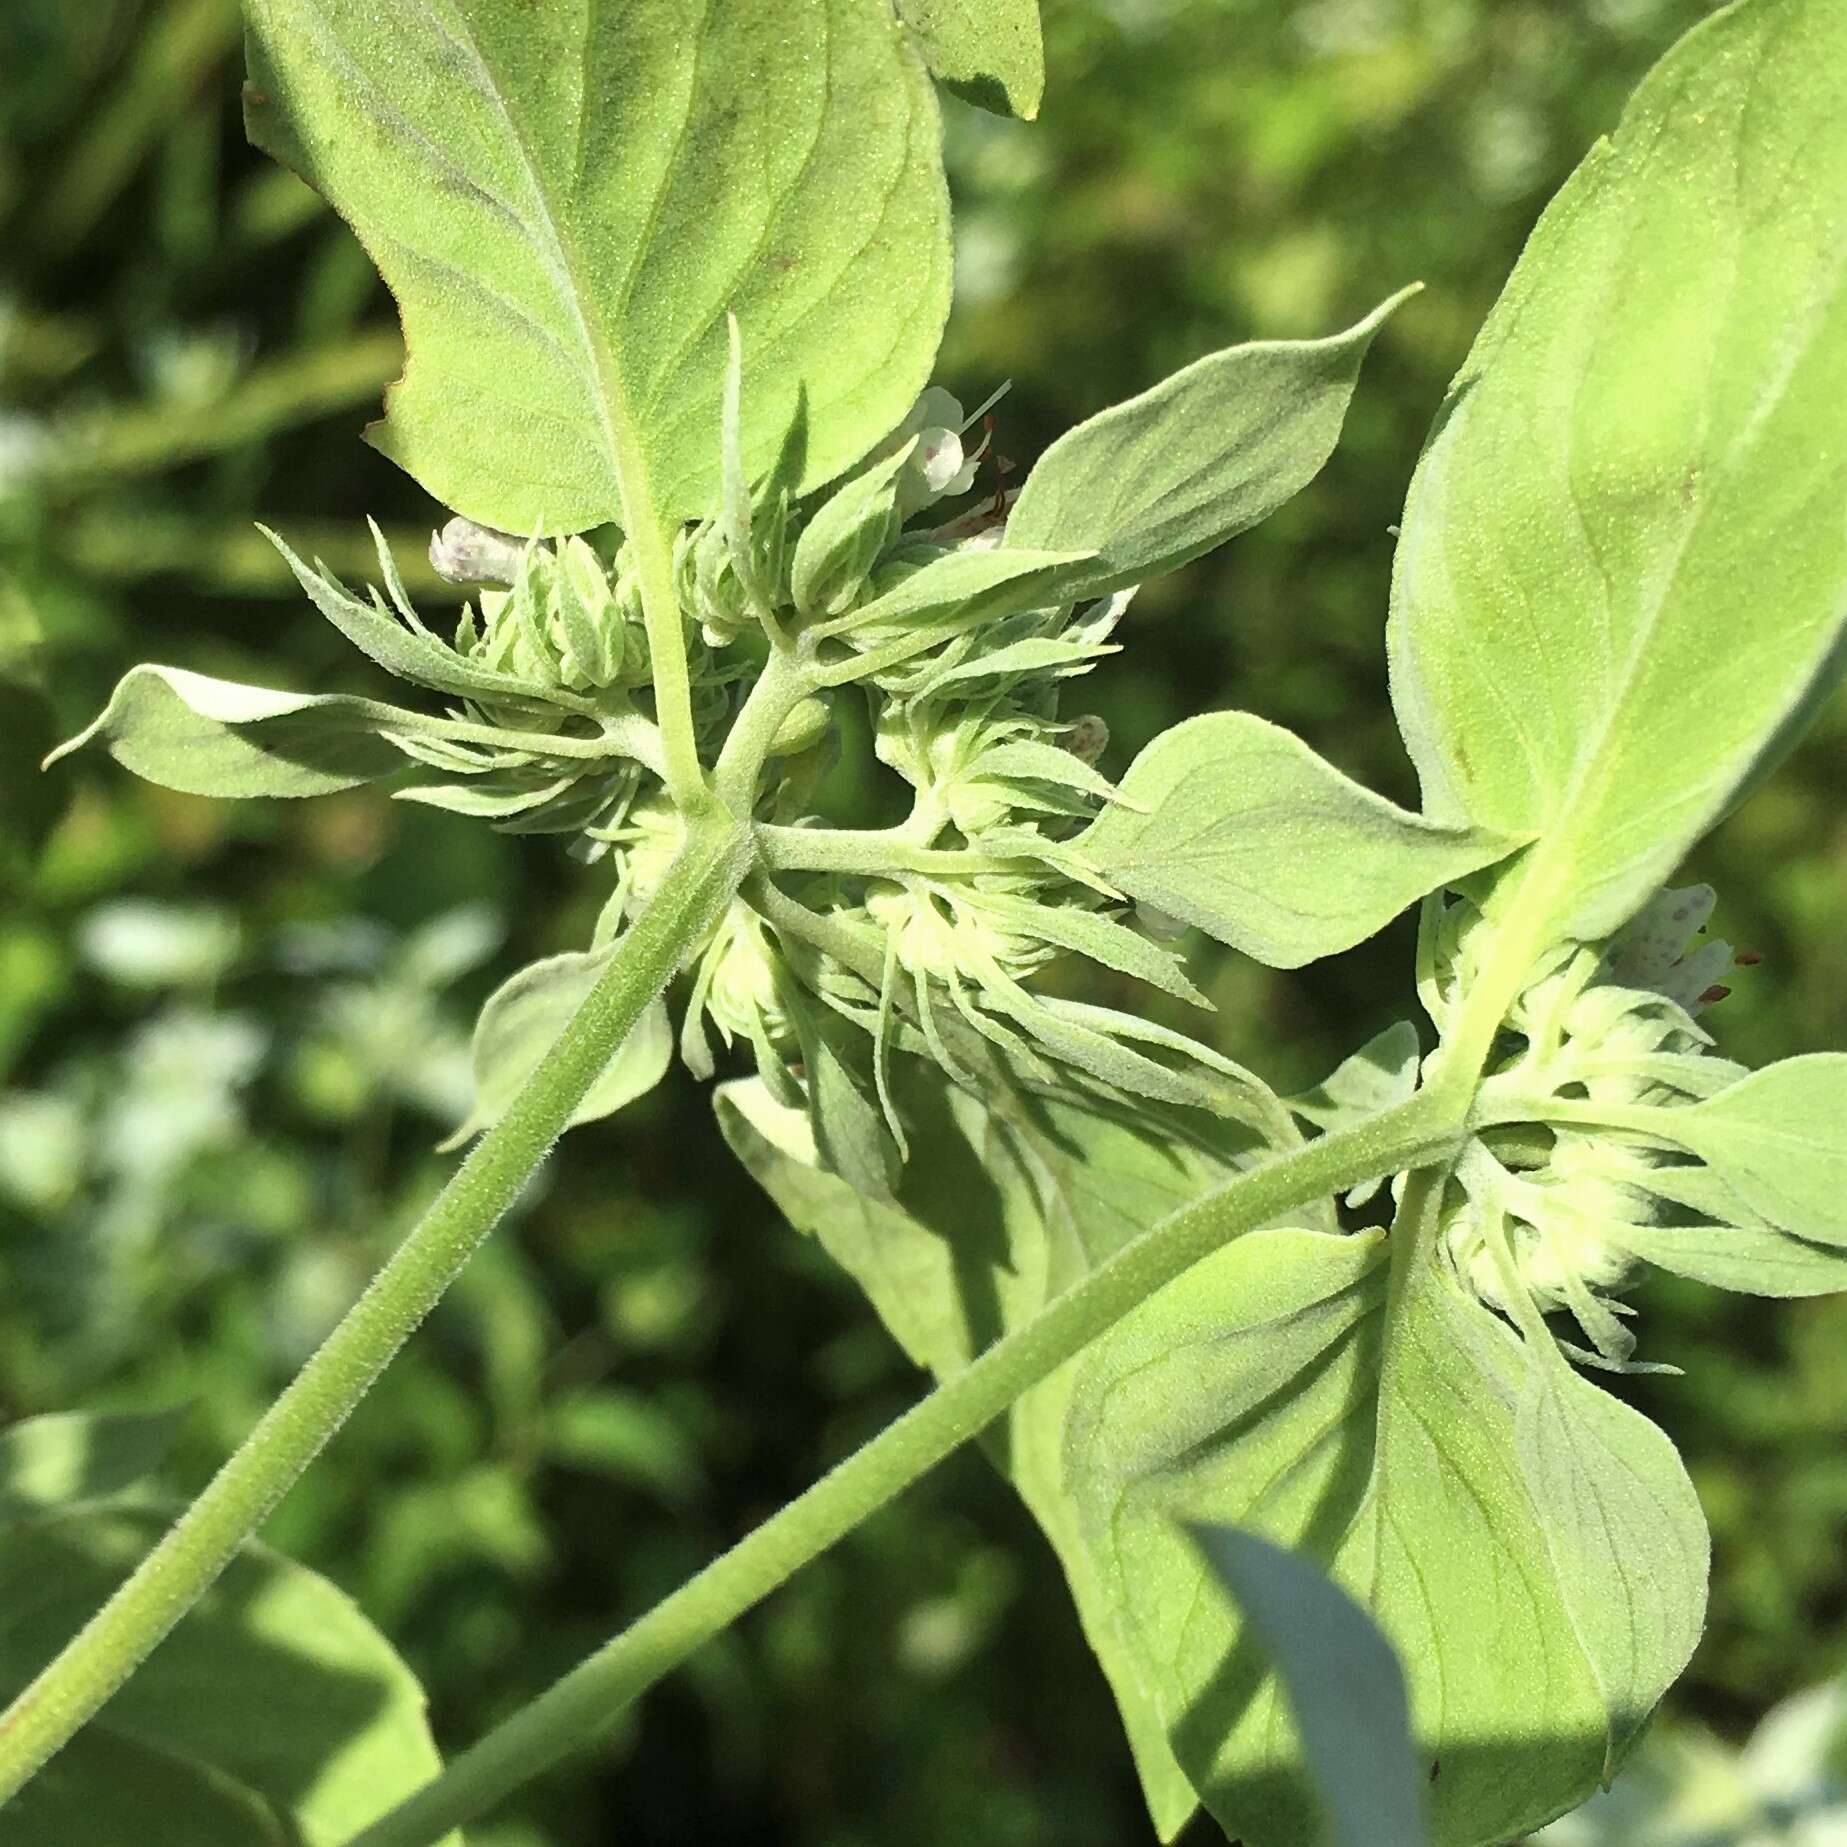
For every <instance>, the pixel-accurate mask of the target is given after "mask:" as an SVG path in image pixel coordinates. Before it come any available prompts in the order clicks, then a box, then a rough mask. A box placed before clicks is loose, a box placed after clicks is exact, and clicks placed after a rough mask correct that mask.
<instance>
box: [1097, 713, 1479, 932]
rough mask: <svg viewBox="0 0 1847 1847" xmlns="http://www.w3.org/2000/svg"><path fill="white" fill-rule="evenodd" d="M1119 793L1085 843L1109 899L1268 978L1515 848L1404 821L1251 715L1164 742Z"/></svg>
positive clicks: (1210, 721) (1472, 831) (1193, 727)
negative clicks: (1225, 950) (1207, 939)
mask: <svg viewBox="0 0 1847 1847" xmlns="http://www.w3.org/2000/svg"><path fill="white" fill-rule="evenodd" d="M1120 789H1121V795H1122V797H1123V799H1122V801H1121V802H1120V803H1118V804H1117V805H1115V806H1113V807H1110V808H1106V809H1105V810H1104V811H1103V813H1102V814H1101V815H1099V816H1098V817H1097V819H1096V820H1095V821H1094V822H1093V823H1092V824H1091V826H1090V827H1089V828H1088V829H1087V830H1086V831H1085V833H1084V834H1083V835H1082V836H1081V838H1080V840H1079V842H1078V850H1079V851H1080V852H1081V854H1082V855H1083V857H1084V858H1085V859H1086V860H1087V861H1089V863H1090V864H1091V865H1092V866H1094V867H1095V868H1096V870H1097V871H1098V872H1099V873H1101V874H1102V875H1103V877H1104V878H1105V879H1107V880H1108V881H1109V882H1110V883H1111V884H1112V885H1114V886H1116V887H1117V888H1118V889H1120V890H1122V891H1125V892H1127V893H1129V894H1130V895H1131V896H1132V897H1136V898H1140V899H1143V900H1145V901H1146V902H1147V903H1149V904H1152V905H1156V906H1158V907H1159V908H1160V909H1161V910H1163V911H1166V912H1167V913H1168V914H1169V915H1170V916H1173V917H1178V918H1180V919H1181V920H1182V921H1183V922H1186V923H1190V924H1195V925H1197V926H1198V927H1199V928H1200V929H1202V930H1204V931H1206V932H1207V933H1208V934H1209V935H1212V936H1215V937H1217V938H1218V940H1219V941H1220V942H1222V943H1229V944H1230V945H1231V947H1232V948H1234V949H1239V950H1242V951H1243V952H1244V953H1245V954H1246V955H1249V956H1255V957H1256V958H1257V959H1258V961H1260V962H1267V963H1268V964H1269V965H1270V966H1271V967H1272V968H1300V967H1301V966H1302V964H1303V963H1305V962H1313V961H1315V960H1317V959H1318V958H1319V957H1321V956H1328V955H1334V954H1336V953H1337V952H1338V951H1340V950H1343V949H1351V948H1352V947H1353V945H1354V944H1355V943H1359V942H1364V941H1365V939H1366V938H1367V937H1369V936H1371V935H1373V934H1374V933H1375V932H1376V931H1378V930H1380V929H1382V928H1383V927H1384V926H1385V925H1386V924H1388V923H1389V922H1391V920H1392V919H1393V918H1394V917H1396V916H1397V915H1398V913H1399V912H1400V911H1402V910H1404V909H1405V907H1406V906H1407V905H1410V904H1413V903H1415V902H1416V901H1417V900H1418V899H1419V898H1421V897H1422V896H1423V895H1424V894H1425V893H1426V892H1428V891H1430V890H1433V889H1434V888H1435V887H1436V886H1438V885H1442V884H1444V883H1446V882H1447V881H1449V880H1451V879H1455V878H1458V877H1460V876H1461V875H1462V874H1464V873H1466V872H1472V871H1474V870H1475V869H1476V868H1478V867H1480V866H1484V865H1487V864H1489V863H1490V862H1491V861H1493V860H1497V859H1499V858H1501V857H1502V856H1503V855H1504V854H1505V853H1506V852H1507V850H1508V847H1509V845H1510V842H1509V841H1508V840H1507V839H1506V838H1505V837H1502V836H1499V835H1496V834H1494V833H1492V832H1489V831H1488V830H1485V829H1481V828H1474V827H1469V826H1467V825H1463V826H1447V825H1444V824H1441V823H1438V822H1435V821H1428V820H1425V819H1424V818H1423V817H1422V816H1420V815H1413V814H1407V813H1405V811H1404V810H1403V809H1401V808H1398V807H1395V806H1394V805H1393V804H1392V803H1390V802H1388V801H1386V800H1385V799H1384V798H1383V797H1382V796H1378V795H1374V794H1373V793H1372V791H1371V790H1370V789H1364V788H1362V787H1361V786H1360V785H1359V784H1358V783H1356V782H1352V781H1350V780H1349V779H1348V778H1347V777H1345V776H1343V775H1342V774H1341V773H1340V772H1339V771H1338V770H1337V769H1335V768H1334V767H1333V766H1332V765H1331V764H1329V763H1327V762H1325V761H1324V760H1323V759H1322V758H1320V757H1318V756H1316V755H1315V753H1314V752H1313V751H1312V750H1310V749H1309V748H1308V746H1307V745H1306V744H1304V743H1303V742H1302V741H1301V739H1300V738H1297V737H1295V736H1293V735H1292V734H1291V733H1290V732H1287V731H1284V730H1281V729H1280V728H1279V727H1277V726H1275V725H1272V724H1270V723H1268V722H1267V721H1266V720H1264V719H1261V718H1256V717H1254V716H1252V714H1250V713H1248V712H1212V713H1207V714H1206V715H1205V716H1203V717H1200V718H1189V719H1186V720H1185V721H1183V722H1182V723H1180V724H1178V725H1175V726H1174V727H1173V728H1172V729H1171V730H1168V731H1164V732H1162V733H1161V735H1160V736H1159V737H1157V738H1156V739H1155V740H1154V742H1153V743H1152V744H1150V745H1149V746H1148V748H1147V749H1146V750H1144V751H1143V752H1142V753H1141V755H1140V756H1139V757H1137V758H1136V759H1135V761H1134V762H1133V763H1132V764H1130V766H1129V771H1128V774H1127V775H1126V776H1124V777H1123V779H1122V782H1121V785H1120Z"/></svg>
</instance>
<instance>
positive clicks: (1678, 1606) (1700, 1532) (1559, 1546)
mask: <svg viewBox="0 0 1847 1847" xmlns="http://www.w3.org/2000/svg"><path fill="white" fill-rule="evenodd" d="M1528 1362H1529V1363H1528V1367H1527V1375H1526V1389H1525V1391H1524V1392H1523V1394H1522V1396H1521V1400H1520V1407H1519V1410H1518V1413H1517V1414H1516V1425H1515V1441H1516V1444H1517V1446H1518V1450H1519V1455H1520V1464H1521V1472H1522V1475H1523V1477H1524V1479H1525V1482H1526V1487H1527V1492H1528V1493H1529V1494H1530V1495H1531V1496H1532V1499H1533V1506H1534V1510H1535V1513H1536V1514H1537V1517H1538V1526H1539V1532H1540V1534H1541V1536H1542V1538H1543V1541H1544V1544H1545V1548H1546V1553H1547V1555H1548V1557H1549V1558H1550V1560H1551V1563H1552V1569H1553V1573H1554V1575H1555V1577H1556V1578H1557V1581H1558V1586H1559V1590H1560V1593H1561V1595H1562V1597H1563V1600H1564V1604H1565V1609H1566V1612H1567V1614H1568V1615H1569V1617H1570V1619H1571V1622H1572V1626H1573V1629H1574V1630H1575V1632H1576V1635H1577V1640H1578V1646H1579V1648H1580V1649H1582V1651H1583V1653H1584V1658H1585V1659H1586V1660H1587V1661H1588V1662H1589V1663H1590V1666H1591V1671H1592V1672H1593V1674H1595V1676H1596V1678H1597V1682H1598V1685H1599V1687H1600V1688H1601V1689H1602V1692H1603V1699H1604V1704H1605V1706H1606V1708H1607V1710H1608V1712H1609V1744H1608V1748H1607V1750H1606V1751H1605V1754H1604V1763H1603V1773H1602V1780H1603V1781H1604V1782H1605V1783H1607V1782H1608V1781H1609V1779H1610V1778H1611V1777H1612V1776H1613V1775H1614V1774H1615V1773H1616V1768H1617V1766H1618V1765H1619V1764H1620V1763H1621V1762H1622V1760H1623V1758H1624V1757H1625V1756H1626V1755H1627V1754H1628V1751H1629V1748H1630V1746H1631V1745H1633V1744H1634V1743H1635V1741H1636V1739H1637V1738H1638V1737H1640V1736H1641V1732H1642V1727H1643V1726H1644V1725H1645V1724H1646V1723H1647V1722H1648V1715H1649V1714H1650V1713H1651V1712H1652V1711H1653V1710H1654V1705H1655V1701H1656V1700H1657V1699H1658V1698H1659V1696H1660V1694H1661V1692H1662V1691H1663V1690H1664V1689H1665V1688H1667V1687H1669V1686H1671V1685H1672V1684H1673V1683H1674V1681H1675V1680H1676V1679H1678V1678H1679V1675H1680V1670H1681V1669H1682V1668H1683V1667H1685V1666H1686V1664H1687V1662H1688V1660H1689V1659H1690V1658H1691V1656H1692V1654H1693V1649H1694V1646H1695V1644H1696V1643H1697V1642H1698V1641H1699V1637H1700V1627H1701V1619H1702V1618H1703V1616H1704V1614H1705V1594H1704V1593H1705V1584H1706V1572H1707V1566H1708V1563H1709V1556H1708V1555H1709V1546H1708V1542H1707V1537H1706V1519H1705V1515H1704V1514H1703V1513H1701V1511H1700V1505H1699V1499H1698V1497H1697V1496H1696V1495H1695V1494H1694V1492H1693V1484H1692V1483H1691V1482H1690V1481H1688V1479H1687V1472H1686V1470H1685V1469H1684V1468H1683V1467H1682V1466H1681V1461H1680V1456H1679V1453H1678V1452H1677V1451H1676V1450H1675V1448H1674V1445H1673V1444H1672V1443H1671V1442H1669V1441H1668V1439H1667V1437H1666V1436H1665V1435H1664V1434H1663V1433H1662V1432H1661V1431H1660V1430H1658V1429H1657V1428H1656V1427H1655V1426H1654V1425H1653V1424H1651V1423H1650V1422H1649V1421H1648V1419H1647V1418H1645V1417H1644V1416H1642V1414H1641V1413H1640V1412H1639V1411H1636V1410H1633V1409H1631V1408H1630V1407H1629V1406H1628V1405H1625V1404H1621V1403H1619V1402H1618V1401H1617V1400H1616V1399H1614V1398H1612V1397H1610V1396H1609V1394H1608V1393H1607V1392H1602V1391H1599V1390H1598V1389H1597V1387H1596V1386H1594V1385H1592V1384H1591V1383H1590V1381H1589V1380H1587V1379H1584V1378H1582V1377H1580V1376H1579V1374H1577V1373H1575V1372H1574V1371H1572V1369H1571V1367H1570V1365H1569V1364H1568V1363H1567V1362H1566V1361H1565V1360H1564V1358H1563V1357H1562V1356H1561V1355H1559V1354H1558V1353H1557V1352H1556V1350H1554V1351H1553V1352H1551V1353H1546V1354H1537V1355H1535V1354H1530V1353H1529V1355H1528ZM1689 1585H1691V1586H1696V1587H1697V1594H1695V1595H1691V1596H1688V1595H1684V1594H1677V1593H1678V1592H1680V1591H1681V1590H1682V1588H1683V1587H1685V1586H1689Z"/></svg>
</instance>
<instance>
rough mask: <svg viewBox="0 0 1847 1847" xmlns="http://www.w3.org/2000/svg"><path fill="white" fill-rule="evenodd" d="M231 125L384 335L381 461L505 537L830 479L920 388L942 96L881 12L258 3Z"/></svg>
mask: <svg viewBox="0 0 1847 1847" xmlns="http://www.w3.org/2000/svg"><path fill="white" fill-rule="evenodd" d="M246 16H247V19H248V22H249V50H250V87H249V89H248V90H247V92H246V107H245V119H246V124H247V126H248V128H249V131H250V136H251V139H252V140H254V141H255V142H256V143H257V144H258V146H260V147H262V148H264V149H265V150H266V151H267V152H269V153H271V154H273V155H275V156H276V158H277V159H279V160H281V161H283V162H284V163H285V164H286V165H288V166H291V167H293V168H294V169H295V170H296V171H297V172H299V173H300V174H301V175H302V176H303V177H304V178H305V179H307V180H308V181H309V182H310V183H311V184H313V185H314V186H315V187H317V188H318V189H319V190H320V191H321V192H323V193H325V194H326V196H327V198H328V199H329V200H330V201H331V202H332V203H333V205H334V207H335V208H336V210H338V211H339V213H340V215H341V216H342V217H343V218H345V219H346V220H347V221H348V222H349V223H350V224H351V225H352V226H353V228H354V229H355V230H356V231H357V232H358V233H359V236H360V239H361V241H362V242H363V243H364V244H365V245H366V248H367V249H368V250H369V251H370V252H371V254H372V256H373V259H374V260H375V261H376V262H377V264H378V266H379V268H380V270H381V271H382V273H383V275H384V278H385V280H386V282H387V283H388V284H389V286H390V288H391V290H392V293H393V294H394V296H395V297H396V298H397V301H398V304H399V308H400V311H401V313H402V315H403V318H404V333H405V343H406V347H407V349H408V359H407V363H406V368H405V373H404V377H403V379H402V380H401V382H400V383H399V384H397V385H396V386H395V387H394V388H393V389H392V391H391V393H390V394H389V397H388V399H387V405H386V416H385V421H384V423H383V424H382V425H381V426H379V427H377V428H376V429H375V431H374V434H373V440H375V441H376V442H377V444H378V446H379V447H380V448H381V449H383V450H384V451H385V453H386V454H387V455H389V456H391V457H392V459H393V460H394V461H396V462H398V463H399V464H400V465H401V466H402V467H404V468H405V469H407V470H408V471H409V472H410V473H411V474H412V475H414V476H415V477H416V478H417V480H418V481H420V482H421V483H422V484H423V486H424V487H425V488H427V489H428V490H429V492H430V493H432V494H433V495H435V496H436V498H437V499H438V500H440V501H442V502H443V503H444V504H445V505H447V506H451V507H454V508H455V509H456V510H457V511H458V512H461V513H464V514H466V515H467V516H468V517H470V518H471V519H475V520H478V521H480V522H482V523H483V524H486V525H490V526H496V527H499V528H500V529H501V530H503V531H511V532H520V533H529V532H533V531H535V530H538V529H540V528H541V527H543V528H545V529H551V530H575V529H578V528H582V527H586V526H594V525H597V524H600V523H601V522H603V521H605V520H611V519H614V520H618V521H620V522H621V523H622V524H623V525H624V526H625V527H626V528H627V529H628V530H630V531H634V530H636V528H637V526H638V524H639V523H640V522H642V521H644V520H649V519H654V518H658V519H660V520H662V521H667V522H672V521H675V520H679V519H682V518H686V517H689V516H694V515H698V514H702V513H704V512H706V511H708V510H709V509H710V508H712V507H713V506H715V505H716V504H717V501H718V497H719V472H720V457H719V443H718V431H719V427H720V414H721V404H722V400H723V395H724V379H725V366H726V346H727V334H726V325H725V314H726V311H727V310H731V311H734V312H735V313H736V315H737V317H738V321H739V324H740V328H741V331H742V343H743V353H744V365H743V380H742V387H743V388H742V401H743V430H742V435H743V453H744V456H745V458H746V461H747V462H748V463H749V464H750V466H751V472H752V473H753V474H762V473H766V472H768V470H769V467H770V465H771V463H772V462H773V461H774V460H775V458H776V456H777V454H778V452H779V450H780V449H781V446H782V442H783V438H784V435H785V432H787V431H788V430H789V429H790V428H791V427H792V426H795V427H796V428H797V429H798V430H799V432H800V434H801V437H802V440H803V441H804V442H805V446H806V453H805V466H804V468H803V470H802V475H801V480H802V484H803V485H804V486H812V485H814V484H816V483H818V482H821V481H825V480H827V479H828V478H829V477H830V476H832V475H834V474H837V473H838V472H839V471H840V470H841V469H842V468H844V467H845V466H846V465H847V464H848V463H850V462H851V461H853V460H854V458H855V457H857V456H859V455H861V454H863V453H864V452H865V450H866V449H867V448H868V447H869V446H870V445H871V443H872V442H873V441H874V440H876V438H877V437H878V436H879V435H881V434H882V433H883V432H884V431H886V430H889V429H891V428H892V427H893V426H894V425H895V424H896V423H897V422H898V420H899V418H900V417H901V416H902V415H903V414H904V411H905V410H906V408H907V407H908V406H909V405H910V403H911V401H912V400H913V399H914V398H915V397H916V395H917V393H918V391H919V390H920V389H921V387H922V386H923V384H924V382H925V380H926V378H927V377H928V374H929V370H930V366H931V362H932V359H933V358H934V355H935V352H936V344H937V339H938V337H939V335H940V333H941V330H942V324H943V319H944V315H945V313H946V310H947V307H948V299H949V246H948V230H947V201H946V196H945V191H944V185H943V177H942V166H941V152H940V146H939V141H940V135H939V128H938V122H937V111H936V99H935V97H934V95H933V94H932V93H931V88H930V82H929V77H928V75H927V73H926V72H925V70H924V68H923V64H922V61H921V59H920V58H919V57H918V56H917V55H916V53H915V51H914V50H913V49H912V47H911V46H910V45H909V44H908V43H907V42H906V41H905V39H904V37H903V34H902V32H901V31H900V29H899V27H898V25H897V23H896V21H895V20H894V19H893V17H892V15H891V11H890V8H889V6H888V5H887V4H885V0H784V3H779V4H778V5H776V6H774V7H765V6H722V7H712V6H707V5H702V4H698V3H697V0H663V3H662V4H658V5H649V6H646V7H634V6H626V7H618V6H610V5H606V4H602V3H600V0H562V3H561V4H556V5H546V6H539V7H534V6H531V5H528V4H525V3H524V0H420V3H418V4H412V5H408V6H402V7H398V6H390V7H379V6H375V5H372V4H370V3H369V0H252V4H251V5H250V7H249V8H248V9H247V15H246Z"/></svg>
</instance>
